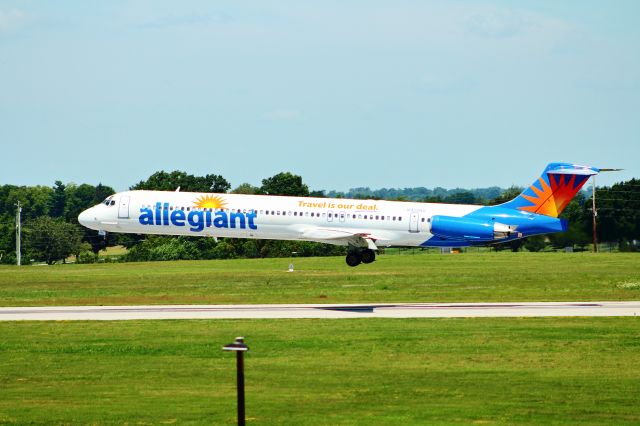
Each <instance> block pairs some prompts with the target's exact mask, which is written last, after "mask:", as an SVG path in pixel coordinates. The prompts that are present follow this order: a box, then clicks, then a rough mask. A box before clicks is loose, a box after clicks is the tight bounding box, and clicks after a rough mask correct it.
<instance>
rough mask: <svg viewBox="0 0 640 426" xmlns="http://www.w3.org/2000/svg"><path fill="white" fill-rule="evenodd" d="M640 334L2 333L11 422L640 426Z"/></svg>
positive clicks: (478, 329) (560, 328)
mask: <svg viewBox="0 0 640 426" xmlns="http://www.w3.org/2000/svg"><path fill="white" fill-rule="evenodd" d="M639 321H640V320H639V319H637V318H535V319H508V318H503V319H486V318H484V319H391V320H389V319H362V320H295V321H291V320H271V321H259V320H239V321H230V320H227V321H123V322H118V321H114V322H69V323H66V322H19V323H15V322H14V323H0V335H2V340H1V341H0V387H1V389H2V392H1V397H0V423H1V424H125V423H126V424H233V423H234V422H235V355H234V354H230V353H223V351H222V350H221V346H222V345H224V344H226V343H229V342H231V341H232V340H233V339H234V337H235V336H237V335H243V336H245V337H246V341H247V343H248V345H249V346H250V351H249V352H248V353H247V355H246V377H247V379H246V380H247V416H248V417H249V424H256V425H257V424H265V425H266V424H269V425H272V424H292V425H293V424H295V425H300V424H305V425H331V424H347V425H348V424H372V425H373V424H375V425H378V424H385V425H406V424H472V423H473V424H582V425H584V424H594V425H595V424H598V425H603V424H612V425H614V424H615V425H620V424H638V423H639V422H640V409H639V408H638V407H639V406H640V369H639V368H638V364H637V363H638V359H640V322H639Z"/></svg>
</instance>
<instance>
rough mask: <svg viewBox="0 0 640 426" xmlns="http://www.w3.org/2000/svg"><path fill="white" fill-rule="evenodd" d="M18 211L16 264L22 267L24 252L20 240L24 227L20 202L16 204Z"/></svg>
mask: <svg viewBox="0 0 640 426" xmlns="http://www.w3.org/2000/svg"><path fill="white" fill-rule="evenodd" d="M16 206H17V207H18V209H17V210H16V264H17V265H18V266H20V265H21V264H22V252H21V248H20V239H21V234H22V229H21V227H22V225H21V223H20V213H22V206H21V205H20V201H18V204H16Z"/></svg>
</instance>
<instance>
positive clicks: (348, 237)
mask: <svg viewBox="0 0 640 426" xmlns="http://www.w3.org/2000/svg"><path fill="white" fill-rule="evenodd" d="M300 237H301V238H302V239H306V240H312V241H318V242H325V243H329V244H337V245H350V246H356V247H367V248H370V249H372V250H377V249H378V247H377V246H376V243H375V242H376V240H379V239H381V238H377V237H376V236H374V235H372V234H370V233H366V232H354V231H350V230H348V229H332V228H308V229H305V230H304V231H302V235H301V236H300Z"/></svg>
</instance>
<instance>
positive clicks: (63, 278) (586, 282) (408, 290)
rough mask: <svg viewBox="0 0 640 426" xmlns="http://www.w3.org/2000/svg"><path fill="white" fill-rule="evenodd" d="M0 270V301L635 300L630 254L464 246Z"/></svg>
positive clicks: (638, 262)
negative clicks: (369, 255)
mask: <svg viewBox="0 0 640 426" xmlns="http://www.w3.org/2000/svg"><path fill="white" fill-rule="evenodd" d="M294 263H295V267H296V271H295V272H293V273H288V272H286V270H287V266H288V264H289V259H254V260H246V259H245V260H214V261H182V262H155V263H124V264H118V263H116V264H94V265H54V266H23V267H20V268H18V267H15V266H2V267H0V306H33V305H122V304H200V303H206V304H208V303H214V304H226V303H358V302H412V301H417V302H428V301H443V302H448V301H458V302H472V301H483V302H489V301H570V300H637V299H640V256H639V255H638V254H633V253H631V254H625V253H598V254H593V253H507V252H505V253H466V254H457V255H440V254H433V253H432V254H416V255H411V254H403V255H397V254H396V255H385V256H379V257H378V260H377V261H376V262H375V263H374V264H372V265H361V266H359V267H357V268H349V267H348V266H346V264H345V263H344V259H342V258H338V257H331V258H300V259H294Z"/></svg>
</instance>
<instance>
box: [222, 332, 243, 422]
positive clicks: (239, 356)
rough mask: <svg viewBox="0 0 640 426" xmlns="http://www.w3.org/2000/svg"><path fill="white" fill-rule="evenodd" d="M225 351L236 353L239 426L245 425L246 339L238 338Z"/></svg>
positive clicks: (226, 346) (225, 347) (224, 348)
mask: <svg viewBox="0 0 640 426" xmlns="http://www.w3.org/2000/svg"><path fill="white" fill-rule="evenodd" d="M222 349H223V350H225V351H232V352H235V353H236V370H237V371H236V373H237V382H238V385H237V386H238V426H244V425H245V412H244V353H243V352H246V351H248V350H249V347H248V346H247V345H245V344H244V337H236V341H235V342H233V343H230V344H228V345H225V346H223V348H222Z"/></svg>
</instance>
